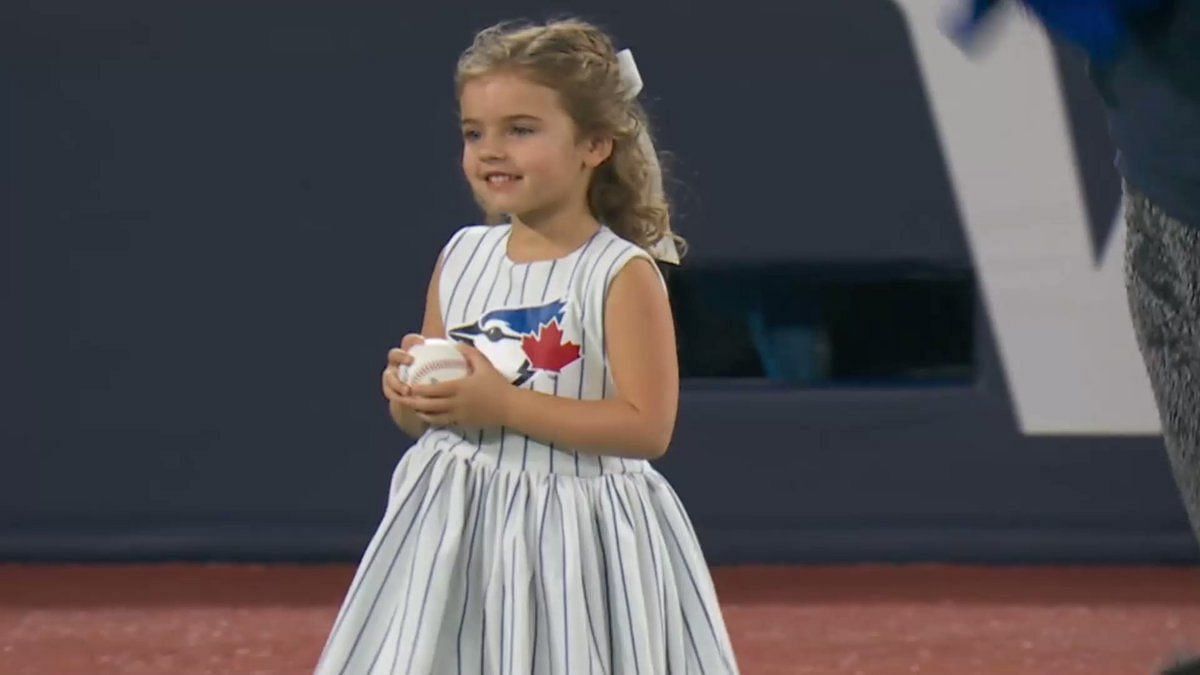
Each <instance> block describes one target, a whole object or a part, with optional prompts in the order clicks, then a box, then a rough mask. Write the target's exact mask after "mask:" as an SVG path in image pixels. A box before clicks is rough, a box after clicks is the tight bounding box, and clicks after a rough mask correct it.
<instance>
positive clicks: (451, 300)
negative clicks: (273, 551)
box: [316, 225, 737, 675]
mask: <svg viewBox="0 0 1200 675" xmlns="http://www.w3.org/2000/svg"><path fill="white" fill-rule="evenodd" d="M510 233H511V228H510V226H508V225H498V226H490V227H488V226H480V227H468V228H464V229H462V230H459V231H458V232H457V233H456V234H455V235H454V237H453V238H451V240H450V242H449V243H448V244H447V245H446V247H445V249H444V250H443V267H442V275H441V279H440V280H439V286H438V290H439V294H440V298H441V307H440V309H441V314H442V319H443V322H444V325H445V326H446V327H447V334H448V335H447V337H451V338H452V339H455V340H458V341H460V342H469V343H471V344H473V345H475V346H476V347H477V348H478V349H479V350H480V351H482V352H483V353H484V354H485V355H487V356H488V358H489V359H490V360H491V361H492V362H493V363H494V364H495V365H496V366H497V368H498V369H499V370H500V372H501V373H504V374H505V375H506V376H507V377H509V379H510V381H511V382H512V383H513V384H514V385H516V386H520V387H525V388H529V389H533V390H536V391H540V392H544V393H546V394H553V395H556V396H566V397H570V398H577V399H585V400H596V399H603V398H606V397H612V396H613V395H614V385H613V381H612V377H611V374H610V371H609V367H608V363H607V360H606V358H605V353H604V302H605V298H606V296H607V291H608V288H609V286H610V285H611V283H612V280H613V279H614V278H615V276H616V275H617V273H618V272H619V271H620V270H621V269H622V267H623V266H624V265H625V264H627V263H628V262H629V261H630V260H633V259H634V258H639V257H640V258H647V259H648V258H649V256H648V255H647V254H646V252H645V251H644V250H642V249H641V248H639V247H637V246H635V245H634V244H631V243H629V242H628V241H625V240H624V239H621V238H620V237H618V236H617V235H615V234H614V233H613V232H612V231H611V230H609V229H608V228H601V229H600V230H599V231H598V232H597V233H596V235H595V236H593V237H592V238H591V240H590V241H588V242H587V243H586V244H585V245H583V246H581V247H580V248H579V249H577V250H575V251H574V252H572V253H570V254H568V255H567V256H565V257H562V258H557V259H554V260H546V261H537V262H533V263H516V262H513V261H512V260H511V259H510V258H509V257H508V255H507V242H508V238H509V235H510ZM316 672H317V673H318V674H319V675H341V674H356V675H357V674H364V675H365V674H368V673H389V674H398V673H438V674H441V673H472V674H475V673H488V674H493V673H494V674H501V673H533V674H535V675H536V674H538V673H562V674H567V673H570V674H572V675H578V674H582V673H610V674H614V675H626V674H629V673H634V674H651V673H678V674H680V675H683V674H685V673H695V674H697V675H699V674H701V673H706V674H713V675H716V674H723V673H736V672H737V665H736V662H735V661H734V656H733V650H732V648H731V646H730V641H729V637H728V634H727V632H726V629H725V625H724V622H723V620H722V618H721V612H720V608H719V607H718V605H717V598H716V594H715V592H714V590H713V584H712V580H711V578H710V577H709V573H708V569H707V566H706V564H705V560H704V556H703V553H702V552H701V550H700V546H699V543H698V541H697V539H696V534H695V531H694V530H693V529H692V526H691V523H690V521H689V520H688V517H687V515H686V513H685V512H684V509H683V506H682V504H680V502H679V498H678V497H677V496H676V494H675V492H674V491H673V490H672V489H671V487H670V485H668V483H667V481H666V480H665V479H664V478H663V477H662V476H661V475H660V474H659V473H658V472H657V471H655V470H654V469H653V468H652V467H651V466H650V464H649V463H648V462H646V461H645V460H637V459H625V458H621V457H615V456H602V455H595V454H588V453H584V452H577V451H575V450H573V449H571V448H566V447H555V446H554V445H552V444H547V443H544V442H542V441H539V440H537V439H535V438H530V437H527V436H525V435H523V434H521V433H520V432H518V431H516V430H513V429H506V428H486V429H479V428H463V427H454V428H437V429H431V430H429V431H427V432H426V433H425V434H424V435H423V436H422V437H421V438H420V439H419V440H418V441H417V442H416V444H415V445H413V446H412V448H410V449H409V451H408V452H407V453H406V454H405V455H404V457H403V458H402V459H401V460H400V462H399V464H398V465H397V467H396V470H395V473H394V474H393V477H392V482H391V492H390V494H389V500H388V506H387V510H386V512H385V513H384V517H383V521H382V522H381V523H380V525H379V528H378V530H377V531H376V533H375V536H374V537H373V539H372V540H371V543H370V544H369V545H368V547H367V550H366V552H365V554H364V556H363V559H362V562H361V564H360V565H359V568H358V572H357V573H356V575H355V577H354V581H353V582H352V584H351V587H350V590H349V592H348V594H347V596H346V599H345V602H344V603H343V605H342V608H341V611H340V613H339V614H338V617H337V620H336V623H335V624H334V627H333V630H332V633H331V635H330V637H329V640H328V642H327V643H326V645H325V649H324V652H323V653H322V656H321V660H320V662H319V664H318V666H317V669H316Z"/></svg>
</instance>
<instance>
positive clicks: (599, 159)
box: [583, 136, 613, 169]
mask: <svg viewBox="0 0 1200 675" xmlns="http://www.w3.org/2000/svg"><path fill="white" fill-rule="evenodd" d="M612 151H613V139H612V136H592V137H591V138H588V139H585V140H584V153H583V164H584V166H586V167H588V168H589V169H594V168H596V167H598V166H600V165H601V164H603V163H604V161H605V160H606V159H608V158H609V157H611V156H612Z"/></svg>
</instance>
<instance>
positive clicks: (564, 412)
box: [504, 258, 679, 459]
mask: <svg viewBox="0 0 1200 675" xmlns="http://www.w3.org/2000/svg"><path fill="white" fill-rule="evenodd" d="M653 265H654V263H652V262H650V261H649V260H646V259H644V258H635V259H633V260H631V261H630V262H629V263H628V264H627V265H625V267H624V269H622V270H621V271H620V272H619V273H618V274H617V277H616V279H614V280H613V282H612V285H611V286H610V287H609V292H608V298H607V300H606V301H605V307H604V321H605V345H604V346H605V350H606V351H607V353H608V362H609V367H610V368H611V369H612V377H613V382H614V383H615V384H616V397H615V398H612V399H607V400H603V401H579V400H575V399H569V398H563V397H561V396H554V395H551V394H543V393H541V392H536V391H532V390H529V389H513V391H512V392H510V397H509V400H508V402H507V404H506V406H505V413H506V414H505V415H504V417H505V426H508V427H511V428H513V429H517V430H519V431H521V432H522V433H524V434H525V435H527V436H532V437H534V438H537V439H539V440H544V441H547V442H551V443H554V444H555V445H561V446H563V447H567V448H573V449H578V450H584V451H593V452H596V453H604V454H610V455H618V456H626V457H636V458H643V459H657V458H659V457H661V456H662V455H663V454H665V453H666V451H667V446H668V445H669V444H670V442H671V435H672V434H673V432H674V430H675V416H676V413H677V411H678V407H679V363H678V356H677V354H676V351H675V326H674V323H673V321H672V318H671V307H670V303H669V302H668V299H667V293H666V289H664V288H663V284H662V280H661V278H660V277H659V275H658V271H657V270H655V269H654V267H653Z"/></svg>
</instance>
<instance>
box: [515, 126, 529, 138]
mask: <svg viewBox="0 0 1200 675" xmlns="http://www.w3.org/2000/svg"><path fill="white" fill-rule="evenodd" d="M512 132H513V134H515V135H517V136H528V135H529V134H532V133H533V127H513V128H512Z"/></svg>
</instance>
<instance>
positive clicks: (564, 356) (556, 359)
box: [521, 319, 579, 373]
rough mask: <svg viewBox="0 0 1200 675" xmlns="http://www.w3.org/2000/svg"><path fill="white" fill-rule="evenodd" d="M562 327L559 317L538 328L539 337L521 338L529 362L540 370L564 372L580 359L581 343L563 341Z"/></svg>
mask: <svg viewBox="0 0 1200 675" xmlns="http://www.w3.org/2000/svg"><path fill="white" fill-rule="evenodd" d="M562 335H563V334H562V329H560V328H559V327H558V319H553V320H552V321H550V323H548V324H546V325H544V326H540V327H539V328H538V334H537V337H536V338H535V337H527V338H524V339H523V340H521V349H524V350H525V356H528V357H529V363H530V365H532V366H533V367H534V368H537V369H539V370H549V371H553V372H555V373H558V372H562V369H563V368H566V367H567V366H569V365H570V364H572V363H574V362H575V361H577V360H578V359H579V345H577V344H574V343H571V342H568V343H566V344H563V342H562Z"/></svg>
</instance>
